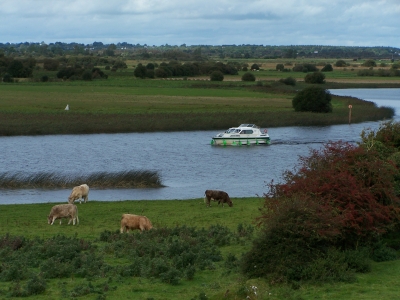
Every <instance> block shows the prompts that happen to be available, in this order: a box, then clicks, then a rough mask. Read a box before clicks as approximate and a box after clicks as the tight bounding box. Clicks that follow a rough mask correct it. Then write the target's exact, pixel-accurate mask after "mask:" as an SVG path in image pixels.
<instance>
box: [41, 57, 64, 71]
mask: <svg viewBox="0 0 400 300" xmlns="http://www.w3.org/2000/svg"><path fill="white" fill-rule="evenodd" d="M59 65H60V62H59V61H58V60H57V59H52V58H45V59H44V60H43V69H45V70H47V71H57V69H58V66H59Z"/></svg>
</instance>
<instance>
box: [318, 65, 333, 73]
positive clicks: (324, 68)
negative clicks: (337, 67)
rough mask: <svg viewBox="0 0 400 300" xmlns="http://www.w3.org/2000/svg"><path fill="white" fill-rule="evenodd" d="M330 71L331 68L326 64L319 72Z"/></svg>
mask: <svg viewBox="0 0 400 300" xmlns="http://www.w3.org/2000/svg"><path fill="white" fill-rule="evenodd" d="M332 71H333V67H332V65H331V64H326V65H325V66H324V67H323V68H322V70H321V72H332Z"/></svg>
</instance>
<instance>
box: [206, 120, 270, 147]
mask: <svg viewBox="0 0 400 300" xmlns="http://www.w3.org/2000/svg"><path fill="white" fill-rule="evenodd" d="M269 144H271V140H270V138H269V135H268V132H267V129H264V130H261V129H260V127H259V126H257V125H255V124H241V125H240V126H238V127H232V128H229V129H228V130H227V131H225V132H223V133H218V134H217V135H215V136H214V137H213V138H212V140H211V145H222V146H242V145H248V146H249V145H269Z"/></svg>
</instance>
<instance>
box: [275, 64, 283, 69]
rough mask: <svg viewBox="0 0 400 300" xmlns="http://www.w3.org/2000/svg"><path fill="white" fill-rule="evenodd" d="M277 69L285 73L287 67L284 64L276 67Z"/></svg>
mask: <svg viewBox="0 0 400 300" xmlns="http://www.w3.org/2000/svg"><path fill="white" fill-rule="evenodd" d="M275 69H276V70H277V71H283V70H284V69H285V66H284V65H283V64H277V65H276V67H275Z"/></svg>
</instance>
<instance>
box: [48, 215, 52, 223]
mask: <svg viewBox="0 0 400 300" xmlns="http://www.w3.org/2000/svg"><path fill="white" fill-rule="evenodd" d="M52 221H53V217H52V216H51V215H49V216H48V217H47V224H51V222H52Z"/></svg>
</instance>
